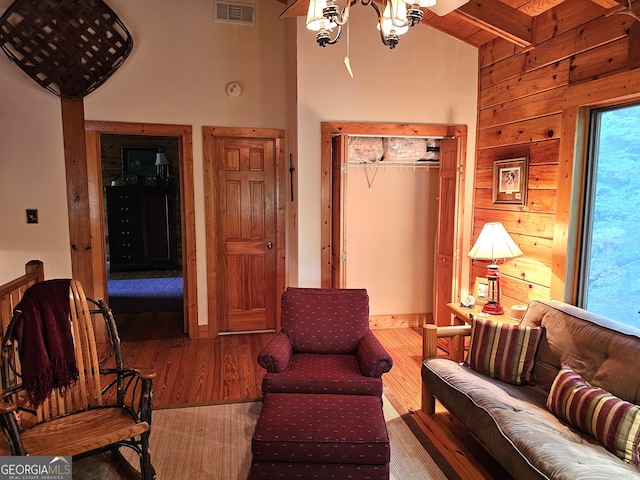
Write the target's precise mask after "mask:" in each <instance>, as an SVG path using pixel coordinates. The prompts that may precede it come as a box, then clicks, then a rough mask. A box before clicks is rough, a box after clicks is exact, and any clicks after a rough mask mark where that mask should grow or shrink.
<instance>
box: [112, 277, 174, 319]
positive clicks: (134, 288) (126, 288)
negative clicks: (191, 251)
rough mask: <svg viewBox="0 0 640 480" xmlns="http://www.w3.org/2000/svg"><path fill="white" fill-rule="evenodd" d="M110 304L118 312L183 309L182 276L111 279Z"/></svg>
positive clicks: (114, 311)
mask: <svg viewBox="0 0 640 480" xmlns="http://www.w3.org/2000/svg"><path fill="white" fill-rule="evenodd" d="M109 306H110V307H111V310H113V313H116V314H117V313H140V312H178V311H182V309H183V300H182V278H181V277H171V278H139V279H131V280H109Z"/></svg>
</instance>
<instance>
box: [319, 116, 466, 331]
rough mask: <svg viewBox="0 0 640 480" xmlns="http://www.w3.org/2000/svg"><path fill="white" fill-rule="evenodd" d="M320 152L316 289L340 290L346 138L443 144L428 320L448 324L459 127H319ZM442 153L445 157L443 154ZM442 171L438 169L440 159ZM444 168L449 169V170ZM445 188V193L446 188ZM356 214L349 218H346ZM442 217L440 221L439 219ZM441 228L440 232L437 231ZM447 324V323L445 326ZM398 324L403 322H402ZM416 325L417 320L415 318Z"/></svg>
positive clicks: (455, 247) (461, 141)
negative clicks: (319, 248)
mask: <svg viewBox="0 0 640 480" xmlns="http://www.w3.org/2000/svg"><path fill="white" fill-rule="evenodd" d="M321 129H322V130H321V137H322V142H321V144H322V147H321V148H322V150H321V166H322V175H321V178H322V192H323V194H322V230H321V240H322V241H321V244H322V247H323V248H322V252H321V260H322V262H321V265H322V267H321V285H322V286H323V287H338V288H344V287H345V286H346V285H345V284H344V279H345V272H344V268H345V264H344V261H343V258H344V256H343V254H342V250H341V246H342V245H343V243H344V225H345V223H344V218H343V212H344V204H345V201H346V200H345V195H344V189H343V185H342V181H343V175H342V168H343V165H344V163H345V161H346V159H347V138H348V137H349V136H350V135H358V136H387V137H388V136H394V137H430V138H442V139H448V140H447V141H446V142H443V143H444V144H446V148H445V150H444V152H441V167H440V179H439V182H440V186H439V200H438V231H437V233H436V247H435V256H436V266H435V273H434V282H433V283H434V286H435V292H433V295H434V298H433V316H434V319H435V321H436V323H438V324H450V323H451V315H449V314H447V311H446V308H445V306H446V303H448V302H451V301H452V299H453V298H455V297H456V296H457V295H458V290H459V284H458V282H457V281H456V278H457V275H456V273H457V272H459V271H460V268H461V261H462V258H461V257H460V256H459V255H458V256H456V252H459V251H460V246H459V244H460V242H461V238H460V237H461V236H460V235H458V231H457V230H458V225H460V222H461V219H462V212H461V211H460V209H459V208H458V206H459V205H461V204H462V192H463V191H464V188H463V185H462V181H461V175H460V172H461V171H462V169H463V168H464V161H465V158H466V136H467V127H466V126H462V125H425V124H378V123H351V122H349V123H344V122H323V123H322V125H321ZM445 152H446V153H445ZM443 158H444V159H445V160H446V161H445V162H444V164H445V165H447V168H442V159H443ZM449 165H451V166H452V168H451V169H450V168H449ZM450 171H451V172H453V175H452V180H453V182H452V183H449V182H445V181H444V180H447V179H448V178H449V172H450ZM449 187H451V188H449ZM445 191H446V192H447V193H446V194H445V195H444V196H446V198H447V201H446V202H445V201H443V192H445ZM354 214H356V213H355V212H350V215H354ZM445 217H446V218H445ZM443 226H444V228H443ZM447 318H448V323H443V322H446V321H447ZM403 321H404V320H403ZM416 321H418V322H420V321H421V318H419V317H418V318H416Z"/></svg>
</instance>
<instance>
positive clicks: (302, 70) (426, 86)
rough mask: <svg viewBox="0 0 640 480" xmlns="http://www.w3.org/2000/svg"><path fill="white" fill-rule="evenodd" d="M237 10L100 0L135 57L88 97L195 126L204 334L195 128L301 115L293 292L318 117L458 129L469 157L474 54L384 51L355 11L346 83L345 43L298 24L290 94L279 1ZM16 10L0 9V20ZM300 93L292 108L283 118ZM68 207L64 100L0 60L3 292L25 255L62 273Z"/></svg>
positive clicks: (309, 205)
mask: <svg viewBox="0 0 640 480" xmlns="http://www.w3.org/2000/svg"><path fill="white" fill-rule="evenodd" d="M244 1H253V3H256V4H257V10H258V22H257V24H258V26H257V27H255V28H253V27H245V26H235V25H224V24H217V23H214V22H213V0H190V1H185V2H177V1H169V0H136V1H131V0H108V4H109V5H110V6H111V7H112V8H113V9H114V11H115V12H116V13H117V14H118V15H119V16H120V17H121V18H122V20H123V21H124V23H125V24H126V25H127V27H128V28H129V30H130V31H131V33H132V35H133V38H134V49H133V52H132V54H131V56H130V57H129V58H128V59H127V60H126V62H125V63H124V65H123V66H122V67H121V68H120V69H119V70H118V71H117V72H116V73H115V74H114V75H113V76H112V77H111V78H110V79H109V80H107V82H106V83H105V84H104V85H103V86H102V87H100V88H99V89H98V90H96V91H95V92H93V93H92V94H90V95H89V96H88V97H86V98H85V100H84V105H85V117H86V119H87V120H102V121H123V122H143V123H144V122H149V123H171V124H187V125H192V127H193V133H194V137H193V141H194V144H193V152H194V175H195V208H196V212H195V214H196V222H197V225H196V241H197V244H196V247H197V250H198V254H197V261H198V287H199V288H198V292H199V298H198V306H199V312H200V318H199V320H198V323H200V324H202V323H207V308H206V261H205V249H204V245H205V243H204V239H205V230H204V191H203V183H202V172H203V165H202V138H201V126H202V125H214V126H239V127H269V128H283V129H284V128H287V127H290V125H289V124H288V120H289V119H290V118H292V117H293V118H295V116H297V117H298V123H297V130H298V133H297V138H296V139H295V140H293V141H292V140H288V144H290V145H294V146H295V145H296V143H297V144H298V151H297V152H294V154H295V156H296V157H297V158H296V163H297V165H296V171H295V175H296V178H297V182H298V184H297V188H296V195H297V201H298V215H297V216H298V218H297V220H298V224H297V229H298V230H297V233H295V231H294V234H295V235H297V241H298V243H299V253H298V259H297V260H298V269H297V271H296V272H292V274H291V275H290V277H291V278H292V282H297V283H298V284H299V285H301V286H317V285H319V282H320V122H321V121H335V120H340V121H376V122H415V123H458V124H466V125H468V126H469V127H470V135H469V145H468V147H469V148H468V151H469V152H473V151H474V145H475V141H474V139H475V119H476V98H477V95H476V90H477V50H476V49H475V48H473V47H470V46H468V45H465V44H463V43H461V42H459V41H457V40H454V39H452V38H449V37H447V36H445V35H443V34H440V33H438V32H436V31H433V30H431V29H429V28H425V27H423V26H419V27H416V28H414V29H412V30H411V31H410V32H409V33H408V34H407V35H405V36H403V37H402V38H401V41H400V44H399V46H398V47H397V48H396V49H395V50H393V51H390V50H389V49H387V48H386V47H384V46H383V45H382V44H381V43H380V40H379V36H378V33H377V30H376V29H375V26H374V24H375V15H374V12H373V9H371V7H366V8H365V7H362V6H355V7H354V8H353V10H352V20H351V23H352V29H351V64H352V66H353V71H354V74H355V79H353V80H352V79H350V78H349V77H348V76H347V74H346V71H345V69H344V66H343V63H342V60H343V58H344V56H345V46H346V42H345V39H344V38H343V39H342V40H341V41H340V43H339V44H338V45H334V46H330V47H327V48H325V49H321V48H320V47H318V46H317V45H316V43H315V39H314V35H313V33H312V32H309V31H307V30H306V29H305V27H304V20H303V19H302V17H301V18H299V19H298V20H297V42H298V45H297V54H296V59H295V61H297V64H298V66H297V75H298V79H297V85H290V84H288V83H287V71H288V69H289V71H290V64H287V50H288V48H289V43H288V40H287V35H286V30H287V28H286V24H287V21H285V20H282V19H280V18H279V15H280V13H281V12H282V11H283V10H284V5H283V4H282V3H280V2H277V1H276V0H260V1H258V0H244ZM11 3H12V2H11V0H0V11H2V12H4V10H5V9H6V8H7V7H8V6H9V5H10V4H11ZM234 80H235V81H239V82H240V83H242V84H243V86H244V91H245V93H244V95H243V96H242V97H240V98H237V99H230V98H228V97H227V96H226V94H225V92H224V86H225V85H226V84H227V83H228V82H230V81H234ZM296 94H297V95H298V103H297V111H296V112H293V113H291V115H289V116H288V115H287V111H286V110H287V103H288V102H289V103H290V98H291V96H292V95H296ZM289 130H290V129H289ZM287 134H290V131H288V132H287ZM471 183H472V182H471ZM468 198H470V197H468ZM66 204H67V199H66V187H65V171H64V151H63V144H62V125H61V118H60V100H59V99H58V98H57V97H55V96H54V95H52V94H51V93H49V92H47V91H45V90H44V89H42V88H41V87H39V86H38V85H37V84H36V83H35V82H33V81H32V80H31V79H29V78H28V77H27V76H26V74H24V73H22V71H20V69H19V68H18V67H17V66H15V65H14V64H13V63H11V62H10V61H9V60H8V58H7V57H6V56H5V55H0V206H1V208H0V225H1V226H2V232H1V233H0V282H5V281H7V280H10V279H12V278H14V277H16V276H18V275H21V274H22V273H23V272H24V264H25V263H26V262H27V261H28V260H30V259H34V258H37V259H40V260H43V261H44V263H45V273H46V276H47V277H48V278H53V277H65V276H67V277H68V276H70V275H71V264H70V262H71V260H70V253H69V233H68V218H67V206H66ZM27 208H37V209H38V210H39V213H40V223H39V224H38V225H26V221H25V209H27ZM293 264H294V265H295V261H294V262H293Z"/></svg>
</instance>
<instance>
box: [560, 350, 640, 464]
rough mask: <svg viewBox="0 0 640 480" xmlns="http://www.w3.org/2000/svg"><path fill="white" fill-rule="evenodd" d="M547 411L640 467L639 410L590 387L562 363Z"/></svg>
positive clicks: (599, 389) (636, 406)
mask: <svg viewBox="0 0 640 480" xmlns="http://www.w3.org/2000/svg"><path fill="white" fill-rule="evenodd" d="M547 408H548V409H549V411H550V412H551V413H553V414H554V415H555V416H557V417H559V418H560V419H562V420H564V421H566V422H567V423H569V424H570V425H571V426H573V427H574V428H577V429H578V430H581V431H583V432H584V433H586V434H588V435H591V436H592V437H593V438H595V439H596V440H597V441H598V442H600V443H601V444H602V445H603V446H604V448H606V449H607V450H609V451H610V452H611V453H613V454H614V455H616V456H618V457H620V458H621V459H623V460H624V461H625V462H627V463H629V464H631V465H632V466H634V467H637V466H638V463H640V452H639V451H638V443H640V406H638V405H635V404H633V403H630V402H627V401H625V400H622V399H620V398H618V397H616V396H615V395H612V394H611V393H609V392H607V391H606V390H603V389H602V388H598V387H592V386H591V385H590V384H589V383H587V381H586V380H585V379H584V378H582V377H581V376H580V375H579V374H578V373H576V372H574V371H573V370H572V369H571V367H570V366H569V365H567V364H566V363H563V364H562V368H561V369H560V372H558V375H557V376H556V378H555V380H554V382H553V384H552V385H551V390H550V392H549V397H548V398H547Z"/></svg>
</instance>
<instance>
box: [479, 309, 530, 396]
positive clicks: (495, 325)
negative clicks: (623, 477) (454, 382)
mask: <svg viewBox="0 0 640 480" xmlns="http://www.w3.org/2000/svg"><path fill="white" fill-rule="evenodd" d="M541 336H542V327H523V326H520V325H517V324H509V323H501V322H494V321H491V320H485V319H481V318H478V319H476V320H475V322H474V324H473V328H472V330H471V344H470V345H469V354H468V356H467V365H468V366H469V367H471V368H472V369H474V370H476V371H478V372H481V373H484V374H485V375H489V376H491V377H494V378H497V379H499V380H503V381H505V382H509V383H512V384H514V385H523V384H531V385H533V384H534V381H533V375H532V370H533V360H534V356H535V353H536V349H537V348H538V343H539V342H540V337H541Z"/></svg>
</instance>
